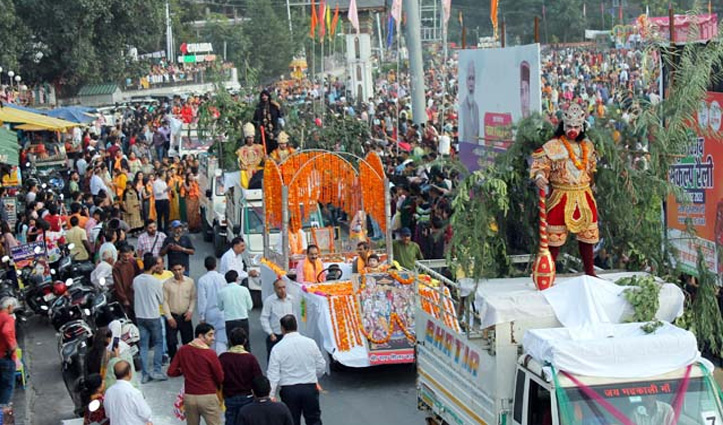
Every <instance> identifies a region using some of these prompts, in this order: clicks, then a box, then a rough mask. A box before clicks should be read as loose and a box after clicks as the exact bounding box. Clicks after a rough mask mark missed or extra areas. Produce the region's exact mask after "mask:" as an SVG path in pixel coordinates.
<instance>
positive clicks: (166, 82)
mask: <svg viewBox="0 0 723 425" xmlns="http://www.w3.org/2000/svg"><path fill="white" fill-rule="evenodd" d="M232 67H233V64H231V63H223V64H222V65H221V66H216V65H215V62H213V61H212V62H194V63H183V64H176V63H169V62H167V61H165V60H161V61H159V62H157V63H154V64H152V65H150V70H149V71H148V73H147V74H144V75H142V76H141V77H140V78H138V79H132V78H128V79H126V82H125V85H126V88H128V89H136V90H147V89H150V88H157V87H168V86H175V85H184V84H204V83H207V82H208V81H209V78H210V77H211V75H210V72H211V71H212V70H213V71H219V72H223V73H229V72H230V69H231V68H232Z"/></svg>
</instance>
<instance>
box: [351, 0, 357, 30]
mask: <svg viewBox="0 0 723 425" xmlns="http://www.w3.org/2000/svg"><path fill="white" fill-rule="evenodd" d="M349 22H351V26H352V27H354V29H355V30H356V33H357V34H359V13H358V12H357V10H356V0H351V1H350V2H349Z"/></svg>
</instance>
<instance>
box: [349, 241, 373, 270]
mask: <svg viewBox="0 0 723 425" xmlns="http://www.w3.org/2000/svg"><path fill="white" fill-rule="evenodd" d="M356 252H357V254H359V255H358V256H357V257H356V259H354V262H353V263H352V266H351V272H352V273H362V272H363V271H364V270H365V269H366V267H367V261H368V260H369V255H371V253H372V252H371V250H370V249H369V242H366V241H362V242H359V243H357V244H356Z"/></svg>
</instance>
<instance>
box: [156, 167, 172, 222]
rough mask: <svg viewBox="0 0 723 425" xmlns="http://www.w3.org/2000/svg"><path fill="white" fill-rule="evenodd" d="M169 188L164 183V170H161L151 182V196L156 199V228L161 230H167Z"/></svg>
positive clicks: (169, 210)
mask: <svg viewBox="0 0 723 425" xmlns="http://www.w3.org/2000/svg"><path fill="white" fill-rule="evenodd" d="M170 191H171V188H170V187H168V185H167V184H166V171H165V170H161V171H160V172H159V173H158V177H157V178H156V180H155V181H154V182H153V196H154V197H155V199H156V217H157V219H158V229H159V230H160V231H161V232H164V233H165V232H168V224H169V219H170V215H171V203H170V201H169V198H168V193H169V192H170Z"/></svg>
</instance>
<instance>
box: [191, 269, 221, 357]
mask: <svg viewBox="0 0 723 425" xmlns="http://www.w3.org/2000/svg"><path fill="white" fill-rule="evenodd" d="M203 265H204V266H205V267H206V270H207V272H206V274H204V275H203V276H201V278H200V279H198V296H197V297H198V298H197V300H196V302H197V305H198V307H197V308H196V311H197V312H198V318H199V320H200V321H201V323H208V324H210V325H212V326H213V328H214V329H215V330H216V338H214V340H213V344H212V346H211V348H213V350H214V351H215V352H216V354H219V355H220V354H222V353H225V352H226V349H227V348H228V338H226V321H225V320H224V315H223V312H222V311H221V310H219V309H218V293H219V292H221V290H222V289H223V288H225V287H226V278H225V277H223V275H222V274H221V273H219V272H218V271H216V257H214V256H212V255H209V256H208V257H206V259H205V260H204V261H203Z"/></svg>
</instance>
